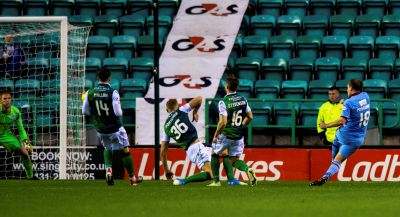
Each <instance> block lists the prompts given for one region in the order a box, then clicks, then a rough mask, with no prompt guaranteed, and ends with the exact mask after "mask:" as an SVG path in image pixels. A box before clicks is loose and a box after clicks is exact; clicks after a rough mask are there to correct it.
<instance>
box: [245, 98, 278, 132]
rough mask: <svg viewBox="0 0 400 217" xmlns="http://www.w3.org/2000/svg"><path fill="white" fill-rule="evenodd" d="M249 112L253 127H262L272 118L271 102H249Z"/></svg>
mask: <svg viewBox="0 0 400 217" xmlns="http://www.w3.org/2000/svg"><path fill="white" fill-rule="evenodd" d="M249 106H250V107H251V112H252V113H253V121H252V122H251V125H252V127H253V128H262V127H263V126H265V125H268V124H270V120H271V118H272V103H269V102H250V103H249Z"/></svg>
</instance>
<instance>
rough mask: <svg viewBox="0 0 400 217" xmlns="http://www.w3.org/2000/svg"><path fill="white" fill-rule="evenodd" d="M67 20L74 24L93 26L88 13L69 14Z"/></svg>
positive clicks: (91, 18)
mask: <svg viewBox="0 0 400 217" xmlns="http://www.w3.org/2000/svg"><path fill="white" fill-rule="evenodd" d="M68 22H69V23H70V24H71V25H74V26H93V17H92V16H90V15H76V16H69V17H68Z"/></svg>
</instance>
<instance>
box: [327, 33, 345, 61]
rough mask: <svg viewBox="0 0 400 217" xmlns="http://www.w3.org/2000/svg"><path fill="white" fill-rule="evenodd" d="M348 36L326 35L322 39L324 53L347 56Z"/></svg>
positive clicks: (341, 57) (333, 55)
mask: <svg viewBox="0 0 400 217" xmlns="http://www.w3.org/2000/svg"><path fill="white" fill-rule="evenodd" d="M346 51H347V38H346V37H345V36H325V37H324V38H323V39H322V55H323V56H325V57H336V58H338V59H343V58H346Z"/></svg>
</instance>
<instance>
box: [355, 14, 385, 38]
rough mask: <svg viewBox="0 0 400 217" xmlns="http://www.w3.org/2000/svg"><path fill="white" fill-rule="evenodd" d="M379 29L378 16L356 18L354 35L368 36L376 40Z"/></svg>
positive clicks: (366, 15) (379, 19) (379, 18)
mask: <svg viewBox="0 0 400 217" xmlns="http://www.w3.org/2000/svg"><path fill="white" fill-rule="evenodd" d="M380 28H381V17H380V16H377V15H368V14H365V15H360V16H357V17H356V35H368V36H372V37H373V38H376V37H377V36H378V35H379V30H380Z"/></svg>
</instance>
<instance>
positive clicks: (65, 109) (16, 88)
mask: <svg viewBox="0 0 400 217" xmlns="http://www.w3.org/2000/svg"><path fill="white" fill-rule="evenodd" d="M89 31H90V28H89V27H76V26H72V25H69V24H68V21H67V18H66V17H0V58H1V59H0V76H1V77H0V89H1V90H8V91H10V92H11V93H12V94H13V101H12V103H13V105H14V106H16V107H17V108H19V109H20V111H21V114H22V122H23V124H24V127H25V130H26V131H27V134H28V137H29V139H30V140H31V141H32V143H33V147H34V148H33V153H32V154H31V158H32V163H33V172H34V174H36V175H37V176H38V177H39V178H41V179H58V178H60V179H79V178H87V177H84V176H82V175H81V174H84V173H85V164H86V160H87V158H85V157H84V156H85V152H86V149H85V143H86V141H85V139H86V136H85V135H86V134H85V127H84V117H83V116H82V114H81V105H82V100H81V95H82V92H83V91H84V90H85V87H86V88H89V87H90V86H91V84H90V82H89V83H88V82H86V80H85V60H86V58H85V56H86V45H87V39H88V35H89ZM12 131H13V132H14V134H15V135H17V137H18V130H17V128H16V126H14V127H13V128H12ZM0 143H1V141H0ZM0 145H1V144H0ZM19 178H25V171H24V168H23V165H22V162H21V159H20V156H19V154H17V153H12V152H9V151H6V150H5V149H4V148H3V147H0V179H19Z"/></svg>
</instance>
